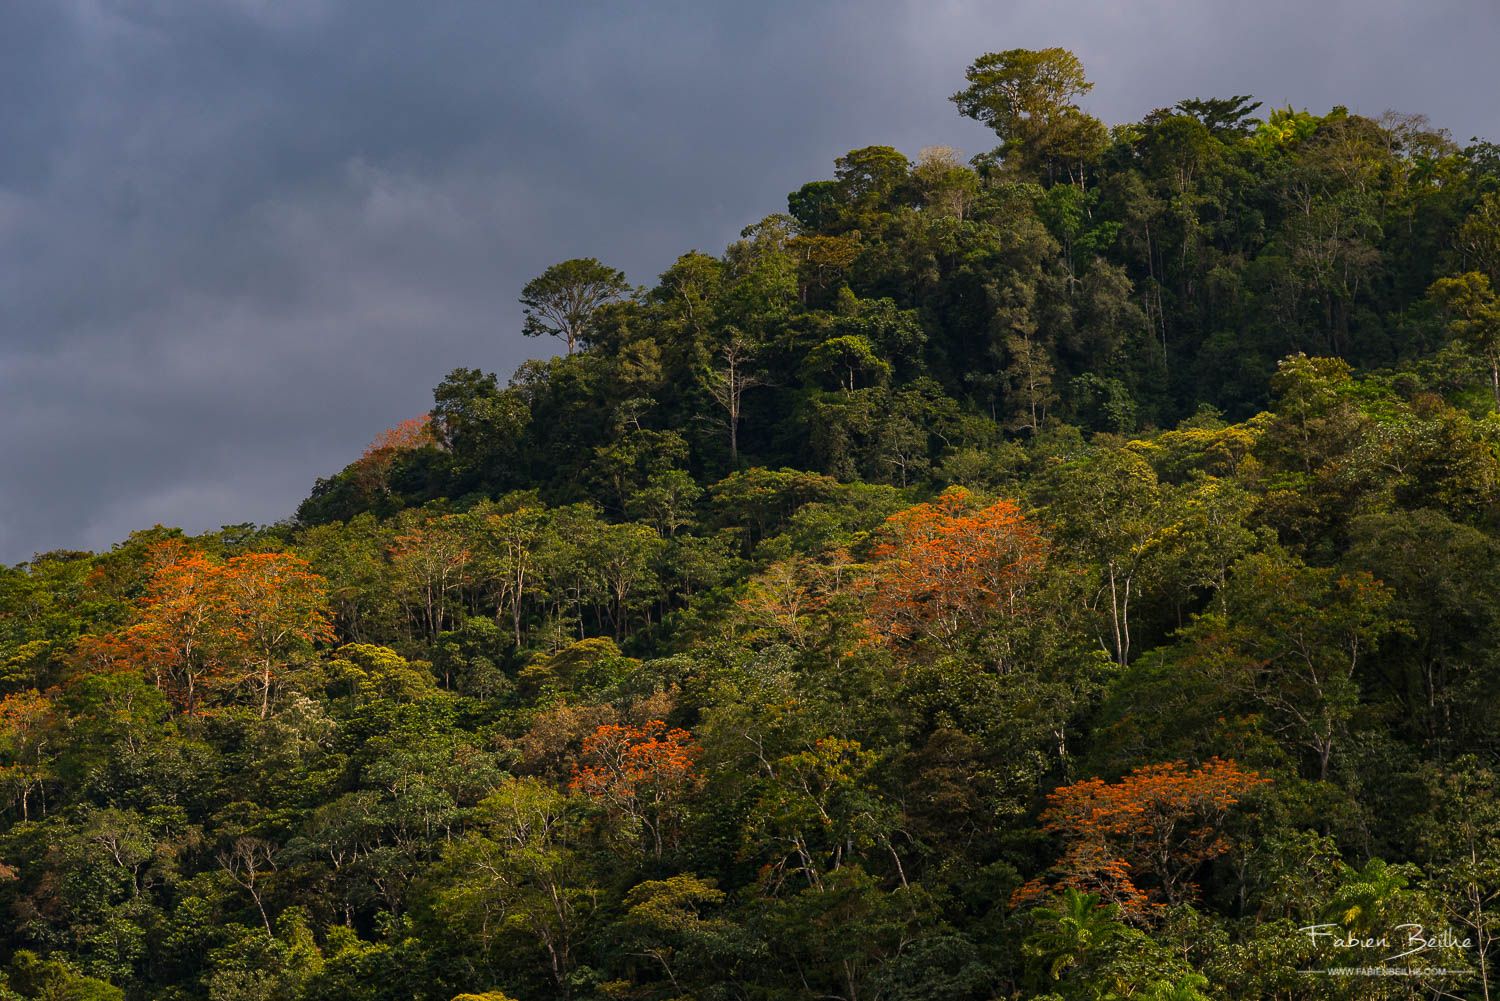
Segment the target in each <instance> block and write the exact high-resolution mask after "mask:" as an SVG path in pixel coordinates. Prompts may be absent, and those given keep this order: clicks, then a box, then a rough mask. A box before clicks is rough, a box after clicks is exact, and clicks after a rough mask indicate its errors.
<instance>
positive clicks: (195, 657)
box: [79, 550, 333, 718]
mask: <svg viewBox="0 0 1500 1001" xmlns="http://www.w3.org/2000/svg"><path fill="white" fill-rule="evenodd" d="M168 555H169V558H168V559H166V560H165V561H164V562H161V563H159V565H158V566H157V568H156V570H155V571H154V572H153V574H152V575H151V579H150V580H149V581H148V582H147V584H146V591H145V594H144V595H143V596H142V597H141V599H140V602H139V608H138V613H137V617H136V621H135V622H134V623H133V624H131V625H130V626H128V627H127V628H125V629H123V630H120V631H117V632H113V633H107V634H104V635H101V636H94V637H86V638H85V639H84V640H83V642H82V643H81V644H80V650H79V653H80V655H81V660H82V662H83V663H84V664H85V665H86V666H87V667H89V668H93V669H96V670H97V669H104V670H118V671H138V672H140V673H141V674H142V675H144V676H145V677H147V678H149V679H151V681H152V682H153V683H155V685H156V686H157V687H158V688H159V689H161V690H163V691H165V692H167V693H168V695H170V696H171V697H172V699H173V700H174V701H175V702H176V703H177V704H178V705H179V706H180V707H181V708H182V709H183V711H184V712H186V713H188V714H189V715H191V714H193V713H195V712H196V711H197V710H198V708H199V707H200V705H201V703H202V700H203V690H204V688H205V686H209V687H214V688H226V687H234V686H238V685H248V686H249V687H250V689H251V690H252V692H253V693H254V695H255V697H256V701H257V702H258V703H259V708H260V713H261V717H262V718H264V717H265V716H266V715H267V714H268V713H269V711H270V699H271V692H272V690H273V688H274V686H275V682H276V676H277V674H278V672H279V669H280V668H281V667H282V666H283V665H284V664H285V663H286V662H287V660H289V659H290V658H291V657H293V656H295V655H296V654H298V653H301V652H305V651H306V650H308V649H310V648H311V646H312V645H313V644H314V643H317V642H319V641H327V640H331V639H332V638H333V630H332V626H331V620H330V617H329V612H328V601H327V594H326V587H325V584H324V581H323V578H322V577H320V576H318V575H317V574H315V573H313V572H312V570H311V568H310V565H309V564H308V563H307V562H306V561H305V560H301V559H298V558H297V557H295V556H288V555H286V554H285V553H247V554H244V555H241V556H235V557H232V558H230V559H228V560H221V559H218V558H217V557H212V556H209V555H207V554H205V553H201V552H197V551H191V550H176V551H173V552H171V553H170V554H168Z"/></svg>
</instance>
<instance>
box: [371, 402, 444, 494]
mask: <svg viewBox="0 0 1500 1001" xmlns="http://www.w3.org/2000/svg"><path fill="white" fill-rule="evenodd" d="M437 443H438V440H437V435H436V434H435V433H434V432H433V428H432V417H431V415H430V414H422V415H421V416H420V417H413V418H411V419H410V420H404V421H402V422H401V423H400V424H397V425H396V426H395V427H392V428H386V429H385V430H384V431H382V432H380V434H378V435H376V436H375V440H374V441H372V442H370V444H369V445H368V446H367V447H366V448H365V451H364V454H363V455H361V456H360V457H359V459H358V460H356V461H355V463H354V466H353V469H354V472H355V476H356V478H357V479H358V481H359V483H360V485H361V486H363V487H364V488H365V489H366V490H367V491H369V492H371V493H375V492H377V491H378V492H384V491H386V490H389V489H390V475H391V467H392V466H394V465H395V463H396V458H397V457H398V456H399V455H400V454H401V453H402V452H409V451H411V450H413V449H417V448H427V447H429V446H436V445H437Z"/></svg>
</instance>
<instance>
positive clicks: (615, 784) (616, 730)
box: [569, 719, 700, 858]
mask: <svg viewBox="0 0 1500 1001" xmlns="http://www.w3.org/2000/svg"><path fill="white" fill-rule="evenodd" d="M699 750H700V748H699V746H698V744H697V742H695V741H694V740H693V738H692V735H691V734H689V733H688V732H687V731H686V730H682V729H678V728H673V729H668V728H667V724H666V723H664V722H662V721H661V720H659V719H657V720H650V721H648V722H647V723H646V724H645V725H643V726H631V725H628V724H618V723H606V724H604V725H603V726H601V727H599V728H598V729H597V730H595V731H594V732H593V733H592V734H590V735H589V736H588V737H586V738H584V741H583V753H582V756H581V761H580V763H579V764H578V765H577V766H575V768H574V771H573V781H572V782H571V783H570V786H569V788H571V789H572V790H573V791H574V792H578V793H582V794H583V795H585V796H587V797H588V798H590V799H592V800H594V801H595V802H597V803H599V804H601V805H602V806H604V808H605V809H606V810H607V811H609V812H610V813H611V814H613V815H614V816H616V817H617V818H620V819H622V820H624V821H625V822H627V823H629V824H630V825H632V826H638V827H639V828H640V829H641V831H642V832H643V833H644V836H645V839H646V840H647V841H648V843H649V844H650V846H651V849H652V852H653V854H654V855H655V857H657V858H661V854H662V849H663V848H664V846H665V845H666V843H667V842H668V841H669V840H671V838H672V837H673V836H674V834H675V827H676V824H677V822H678V820H680V819H681V812H682V811H681V807H682V800H683V798H684V797H685V796H686V795H687V794H688V793H689V792H691V791H692V790H693V789H694V788H695V787H696V786H697V782H698V778H697V775H696V774H695V772H694V770H693V762H694V761H695V760H696V759H697V757H698V754H699Z"/></svg>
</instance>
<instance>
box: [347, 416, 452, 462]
mask: <svg viewBox="0 0 1500 1001" xmlns="http://www.w3.org/2000/svg"><path fill="white" fill-rule="evenodd" d="M436 444H437V437H436V436H435V435H434V434H433V433H432V416H431V415H430V414H422V415H421V416H419V417H413V418H411V419H410V420H404V421H402V422H401V423H400V424H397V425H396V426H395V427H393V428H386V429H385V430H384V431H382V432H380V434H378V435H376V436H375V440H374V441H372V442H370V445H369V447H368V448H366V449H365V456H364V457H365V458H369V457H370V456H372V455H376V454H379V453H381V452H399V451H402V450H404V449H409V448H424V447H426V446H428V445H436Z"/></svg>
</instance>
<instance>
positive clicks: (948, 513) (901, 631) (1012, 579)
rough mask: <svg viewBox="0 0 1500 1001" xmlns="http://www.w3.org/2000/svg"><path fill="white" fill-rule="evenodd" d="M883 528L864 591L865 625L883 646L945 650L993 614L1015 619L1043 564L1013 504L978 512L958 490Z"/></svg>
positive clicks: (1039, 544)
mask: <svg viewBox="0 0 1500 1001" xmlns="http://www.w3.org/2000/svg"><path fill="white" fill-rule="evenodd" d="M886 527H887V531H888V533H889V539H888V541H886V542H884V543H882V544H881V545H879V546H877V547H876V549H875V551H874V553H873V556H874V557H875V560H876V562H875V565H874V568H873V572H872V574H871V576H870V577H869V578H868V579H867V580H866V581H865V582H864V585H863V587H864V590H865V591H867V592H868V593H869V595H870V598H869V603H868V614H867V620H866V621H867V625H868V627H869V628H870V629H871V631H872V632H874V633H876V634H877V635H879V636H882V637H884V638H886V639H887V640H895V641H900V640H914V639H919V638H923V637H930V638H932V639H934V640H936V641H937V642H939V643H942V644H945V645H946V644H950V643H952V642H953V641H954V640H955V639H956V638H957V637H958V636H960V635H961V634H962V633H963V632H964V631H966V630H967V629H970V628H972V627H974V626H976V625H979V624H981V623H982V622H983V621H984V619H985V618H986V617H988V616H989V615H991V614H993V613H996V612H1005V613H1009V614H1012V615H1014V614H1017V613H1019V612H1020V611H1022V610H1023V605H1022V598H1023V597H1024V594H1025V590H1026V587H1027V585H1028V584H1030V583H1031V582H1032V581H1033V580H1034V579H1035V578H1036V576H1037V574H1038V573H1040V571H1041V569H1042V567H1043V566H1044V564H1045V562H1046V555H1047V543H1046V540H1045V539H1043V538H1042V536H1041V534H1040V533H1038V532H1037V530H1036V527H1035V526H1034V525H1032V524H1031V523H1030V522H1029V521H1027V519H1026V516H1025V515H1024V514H1023V513H1022V511H1021V509H1020V507H1019V506H1018V505H1017V504H1016V503H1015V502H1014V501H1010V500H1001V501H997V502H996V503H994V504H991V505H990V506H988V507H985V508H980V509H978V510H975V509H974V506H973V503H972V501H971V500H970V496H969V493H968V491H966V490H963V489H962V488H953V489H950V490H947V491H945V492H944V493H943V494H942V495H941V496H939V497H938V498H937V499H936V500H934V501H933V502H932V503H930V504H918V505H917V506H916V507H912V508H907V509H906V510H905V511H901V512H898V513H897V514H894V515H892V516H891V517H890V518H888V519H887V520H886Z"/></svg>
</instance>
